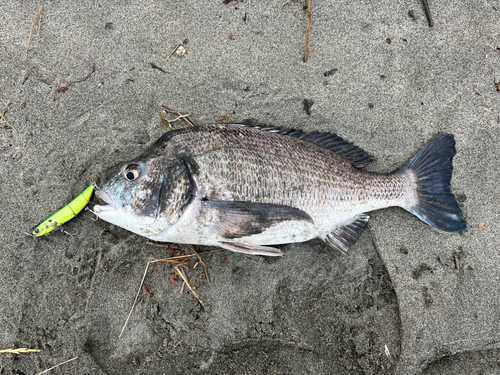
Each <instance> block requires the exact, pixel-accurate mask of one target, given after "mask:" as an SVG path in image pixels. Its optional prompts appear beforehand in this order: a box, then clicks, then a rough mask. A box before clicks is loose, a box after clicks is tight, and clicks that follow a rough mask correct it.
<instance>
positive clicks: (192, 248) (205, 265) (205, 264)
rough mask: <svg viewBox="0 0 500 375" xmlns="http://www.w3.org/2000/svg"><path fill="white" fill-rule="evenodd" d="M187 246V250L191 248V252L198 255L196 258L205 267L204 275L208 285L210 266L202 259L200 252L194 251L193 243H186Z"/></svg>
mask: <svg viewBox="0 0 500 375" xmlns="http://www.w3.org/2000/svg"><path fill="white" fill-rule="evenodd" d="M187 247H188V248H189V250H191V251H192V252H193V253H195V254H196V256H197V257H198V259H199V260H200V262H201V264H202V265H203V268H204V269H205V277H206V278H207V282H208V286H210V279H209V278H208V268H210V267H209V266H208V264H207V263H206V262H205V261H204V260H203V258H202V257H201V255H200V253H199V252H197V251H196V249H195V248H194V246H193V245H187Z"/></svg>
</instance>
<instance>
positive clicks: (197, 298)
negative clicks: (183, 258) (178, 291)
mask: <svg viewBox="0 0 500 375" xmlns="http://www.w3.org/2000/svg"><path fill="white" fill-rule="evenodd" d="M175 270H176V271H177V273H178V274H179V276H180V277H182V280H184V282H185V283H186V285H187V286H188V288H189V290H190V291H191V294H192V295H193V297H194V298H195V299H196V300H197V301H198V302H200V303H201V305H202V306H203V301H202V300H201V298H200V296H199V295H198V294H197V293H196V292H195V291H194V289H193V288H192V287H191V285H189V281H188V280H187V277H186V275H185V273H184V270H183V269H182V268H179V267H177V266H175Z"/></svg>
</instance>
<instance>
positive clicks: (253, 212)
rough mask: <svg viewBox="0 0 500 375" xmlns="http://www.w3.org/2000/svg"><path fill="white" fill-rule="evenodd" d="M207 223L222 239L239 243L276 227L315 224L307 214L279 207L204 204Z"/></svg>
mask: <svg viewBox="0 0 500 375" xmlns="http://www.w3.org/2000/svg"><path fill="white" fill-rule="evenodd" d="M202 205H203V211H204V215H206V216H205V219H206V222H207V223H208V225H209V226H211V228H212V230H213V231H215V233H217V234H218V235H219V236H221V237H224V238H227V239H235V238H241V237H246V236H251V235H253V234H259V233H262V232H264V230H266V229H267V228H269V227H271V226H272V225H274V224H277V223H280V222H283V221H290V220H298V221H301V220H302V221H307V222H309V223H313V219H312V218H311V216H309V215H308V214H307V213H306V212H304V211H302V210H299V209H298V208H295V207H289V206H283V205H278V204H266V203H252V202H228V201H203V202H202Z"/></svg>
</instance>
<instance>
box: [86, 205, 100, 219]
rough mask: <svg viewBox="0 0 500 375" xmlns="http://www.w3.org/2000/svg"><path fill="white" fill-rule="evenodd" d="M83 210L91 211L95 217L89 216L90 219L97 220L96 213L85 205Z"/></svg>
mask: <svg viewBox="0 0 500 375" xmlns="http://www.w3.org/2000/svg"><path fill="white" fill-rule="evenodd" d="M85 211H90V212H92V213H93V214H94V215H95V219H94V218H92V217H91V218H90V219H91V220H92V221H97V220H99V216H97V214H96V213H95V212H94V211H92V210H91V209H90V208H88V207H85Z"/></svg>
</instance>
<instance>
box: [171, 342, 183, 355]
mask: <svg viewBox="0 0 500 375" xmlns="http://www.w3.org/2000/svg"><path fill="white" fill-rule="evenodd" d="M181 342H182V339H180V340H179V342H178V343H177V344H175V345H174V347H173V348H172V353H173V351H174V350H175V348H177V346H178V345H179V344H180V343H181Z"/></svg>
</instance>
